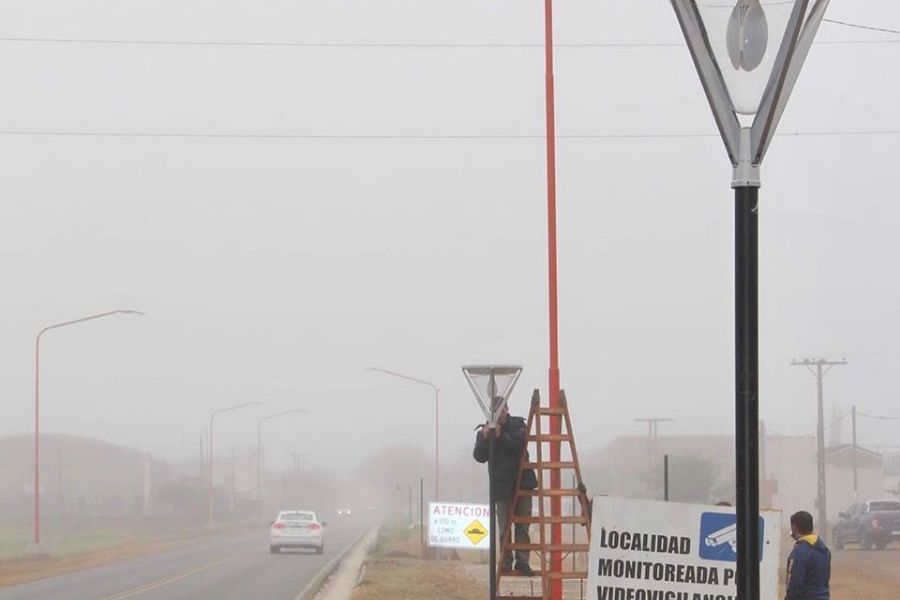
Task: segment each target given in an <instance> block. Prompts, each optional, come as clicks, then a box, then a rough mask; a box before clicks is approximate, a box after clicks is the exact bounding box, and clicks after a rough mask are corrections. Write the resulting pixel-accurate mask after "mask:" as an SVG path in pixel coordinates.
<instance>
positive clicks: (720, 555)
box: [698, 512, 765, 562]
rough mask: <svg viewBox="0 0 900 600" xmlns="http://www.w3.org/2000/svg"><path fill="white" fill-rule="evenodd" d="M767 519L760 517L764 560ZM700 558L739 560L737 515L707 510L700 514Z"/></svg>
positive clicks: (761, 547) (760, 548)
mask: <svg viewBox="0 0 900 600" xmlns="http://www.w3.org/2000/svg"><path fill="white" fill-rule="evenodd" d="M764 540H765V521H764V520H763V518H762V517H760V518H759V558H760V560H762V554H763V546H764ZM698 547H699V549H700V558H705V559H707V560H720V561H725V562H737V516H736V515H734V514H732V513H714V512H705V513H703V514H702V515H701V516H700V539H699V544H698Z"/></svg>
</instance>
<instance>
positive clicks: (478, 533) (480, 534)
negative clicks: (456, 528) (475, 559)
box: [464, 519, 487, 546]
mask: <svg viewBox="0 0 900 600" xmlns="http://www.w3.org/2000/svg"><path fill="white" fill-rule="evenodd" d="M464 533H465V534H466V537H467V538H469V541H471V542H472V545H473V546H477V545H478V542H480V541H481V540H483V539H484V536H486V535H487V531H485V529H484V525H482V524H481V521H479V520H478V519H475V520H474V521H472V522H471V523H470V524H469V526H468V527H466V529H465V532H464Z"/></svg>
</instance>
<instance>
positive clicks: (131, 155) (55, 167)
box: [0, 0, 900, 467]
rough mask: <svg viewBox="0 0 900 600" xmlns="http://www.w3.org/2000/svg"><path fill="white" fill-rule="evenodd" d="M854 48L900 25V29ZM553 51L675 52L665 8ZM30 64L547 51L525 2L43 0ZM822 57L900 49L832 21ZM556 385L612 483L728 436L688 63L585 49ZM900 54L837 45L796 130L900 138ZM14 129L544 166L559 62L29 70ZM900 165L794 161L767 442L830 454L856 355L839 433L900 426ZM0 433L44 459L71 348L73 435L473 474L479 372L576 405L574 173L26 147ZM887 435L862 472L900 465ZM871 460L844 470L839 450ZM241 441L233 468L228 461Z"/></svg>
mask: <svg viewBox="0 0 900 600" xmlns="http://www.w3.org/2000/svg"><path fill="white" fill-rule="evenodd" d="M828 16H829V17H831V18H835V19H842V20H847V21H853V22H859V23H865V24H870V25H877V26H886V27H897V26H900V6H898V5H897V3H896V2H894V1H891V0H869V1H867V2H856V1H853V0H833V1H832V3H831V7H830V8H829V15H828ZM556 19H557V22H556V36H557V42H558V43H560V44H565V43H590V42H601V43H606V42H609V43H618V42H622V43H639V42H649V43H655V42H674V43H678V42H680V41H681V35H680V32H679V31H678V28H677V24H676V20H675V17H674V14H673V12H672V10H671V8H670V6H669V5H668V3H667V2H664V1H662V0H629V1H627V2H625V1H617V2H588V1H585V0H559V1H558V2H557V6H556ZM0 23H2V26H0V36H7V37H60V38H100V39H112V40H129V39H146V40H194V41H203V40H211V41H214V40H221V41H273V42H274V41H284V42H293V41H306V42H341V43H342V42H372V43H376V42H385V43H401V42H421V43H455V42H460V43H474V42H485V43H490V42H498V43H500V42H511V43H515V42H521V43H539V42H541V40H542V37H541V36H542V10H541V3H539V2H537V1H534V2H522V1H521V0H495V1H492V2H483V1H475V0H454V1H453V2H446V1H444V2H438V1H433V0H405V1H401V0H380V1H379V2H369V1H364V0H328V1H327V2H325V1H319V2H288V1H286V0H285V1H275V0H266V1H264V2H246V1H241V2H239V1H236V0H228V1H225V0H215V1H213V0H194V1H193V2H189V3H185V2H176V1H174V0H154V1H152V2H151V1H149V0H141V1H134V2H121V1H113V0H106V1H95V2H87V1H85V0H66V1H61V0H31V1H29V2H21V3H4V4H2V5H0ZM819 40H822V41H828V40H831V41H834V40H893V41H894V42H897V41H898V36H891V35H890V34H878V33H874V32H866V31H858V30H852V29H848V28H843V27H839V26H837V25H833V24H828V23H825V24H823V26H822V28H821V30H820V33H819ZM556 60H557V65H556V70H557V74H556V75H557V76H556V83H557V95H558V97H557V116H558V131H559V133H560V134H561V135H575V134H684V133H687V134H709V136H708V137H690V138H635V139H619V138H614V139H571V138H563V139H560V141H559V156H558V163H559V166H558V172H559V234H560V255H559V260H560V263H559V264H560V311H561V313H560V314H561V317H560V318H561V336H560V343H561V364H562V379H563V386H564V387H565V388H566V390H567V394H568V397H569V399H570V401H571V404H572V410H573V413H574V415H575V418H576V433H577V434H578V436H579V437H578V442H579V445H580V447H581V448H582V451H583V452H584V451H589V450H591V449H596V448H598V447H599V446H600V445H602V444H603V443H605V442H607V441H608V440H610V439H611V438H612V437H614V436H615V435H618V434H620V433H641V432H643V431H644V430H643V428H642V426H641V425H640V424H637V423H634V422H633V419H634V418H636V417H646V416H654V415H657V416H665V417H672V418H676V419H677V421H676V422H675V423H672V424H671V425H666V426H664V427H662V428H661V432H662V433H668V432H671V433H696V432H704V431H708V432H729V431H731V429H732V419H733V279H732V277H733V275H732V273H733V267H732V260H733V258H732V256H733V255H732V252H733V242H732V236H733V231H732V230H733V225H732V196H731V194H732V192H731V190H730V188H729V184H730V166H729V164H728V161H727V159H726V155H725V152H724V148H723V146H722V142H721V141H720V140H719V139H718V137H717V136H716V135H715V134H716V131H715V127H714V123H713V120H712V118H711V115H710V112H709V108H708V106H707V104H706V101H705V99H704V97H703V95H702V92H701V88H700V85H699V82H698V80H697V76H696V74H695V71H694V68H693V65H692V63H691V61H690V58H689V55H688V52H687V50H686V49H685V48H684V47H682V46H677V47H672V46H658V47H625V48H623V47H616V48H609V47H607V48H598V47H590V48H587V47H568V48H559V49H558V50H557V53H556ZM898 72H900V43H887V44H817V45H816V46H815V47H814V48H813V50H812V52H811V54H810V57H809V60H808V61H807V65H806V67H805V69H804V72H803V74H802V75H801V77H800V80H799V82H798V84H797V86H796V89H795V91H794V94H793V97H792V99H791V102H790V104H789V106H788V109H787V111H786V113H785V116H784V118H783V120H782V122H781V124H780V127H779V132H781V133H783V134H786V133H791V132H833V131H870V130H892V131H895V132H896V131H897V130H898V129H900V117H898V115H897V114H896V112H897V111H896V108H897V106H900V84H898V82H897V78H896V76H895V74H896V73H898ZM0 80H2V81H3V93H2V94H0V130H6V131H9V130H56V131H99V132H158V133H178V132H180V133H238V134H245V133H259V134H283V133H287V134H298V133H303V134H324V135H328V134H335V135H375V136H378V135H404V134H409V135H443V134H447V135H517V134H518V135H531V134H534V135H539V134H541V133H542V132H543V126H544V121H543V115H544V112H543V55H542V52H541V49H540V48H539V47H515V48H484V47H482V48H271V47H246V46H244V47H210V46H154V45H110V44H107V45H89V44H87V45H77V44H57V43H22V42H0ZM898 156H900V136H898V135H896V134H893V135H851V136H836V135H823V136H799V137H798V136H788V135H781V136H779V137H777V138H776V139H775V141H774V142H773V144H772V147H771V150H770V152H769V155H768V157H767V159H766V162H765V164H764V165H763V170H762V177H763V187H762V190H761V192H760V198H761V212H760V248H761V250H760V252H761V254H760V278H761V280H760V315H761V324H760V335H761V343H760V362H761V415H762V418H763V419H765V421H766V423H767V425H768V427H769V428H770V429H772V430H775V431H778V432H781V433H808V432H812V431H813V430H814V429H815V412H814V402H815V390H814V387H813V385H812V384H813V379H812V377H811V375H810V374H809V373H807V372H806V371H805V370H803V369H800V368H796V367H791V366H790V361H791V359H792V358H801V357H819V356H825V357H828V358H832V359H839V358H842V357H846V358H847V360H848V361H849V362H850V364H849V365H848V366H845V367H839V368H836V369H834V370H833V371H832V372H831V373H830V374H829V375H828V378H827V383H826V402H827V405H828V408H827V411H826V416H827V415H831V414H832V408H831V407H832V405H837V406H839V407H840V408H841V409H842V410H843V409H846V408H849V406H850V405H851V404H853V403H856V404H857V405H859V407H860V410H865V411H866V412H869V413H875V414H880V413H889V414H894V413H896V412H897V411H898V402H897V397H896V390H897V389H898V387H900V370H898V369H897V364H898V361H900V350H898V342H897V339H898V335H897V333H898V325H900V321H898V307H900V278H898V277H897V276H896V274H897V273H898V272H900V237H898V236H897V235H896V231H897V227H898V225H900V207H898V205H897V202H896V189H897V187H896V172H897V162H898V160H897V159H898ZM0 164H2V168H0V194H2V203H0V206H2V213H0V214H2V218H0V257H2V262H3V265H4V269H3V285H2V291H3V301H2V303H3V306H2V310H0V326H2V331H3V332H4V335H3V336H2V338H0V365H2V367H0V435H2V434H11V433H22V432H29V431H31V428H32V426H33V421H32V410H33V407H32V394H33V368H34V362H33V340H34V335H35V334H36V333H37V331H38V330H39V329H40V328H41V327H42V326H44V325H47V324H50V323H55V322H58V321H63V320H67V319H70V318H76V317H80V316H83V315H86V314H91V313H95V312H101V311H104V310H109V309H113V308H132V309H139V310H143V311H146V312H147V313H148V314H147V316H143V317H136V316H123V317H115V318H110V319H106V320H103V321H97V322H95V323H89V324H84V325H81V326H78V327H72V328H68V329H63V330H59V331H54V332H51V333H49V334H48V335H47V336H46V338H45V340H44V350H43V354H42V364H43V376H42V384H43V393H42V401H43V408H42V415H43V418H44V421H43V424H44V428H45V431H50V432H54V431H55V432H65V433H73V434H80V435H87V436H94V437H99V438H102V439H106V440H110V441H113V442H116V443H121V444H126V445H132V446H139V447H144V448H147V449H148V450H151V451H153V452H157V453H160V454H162V455H163V456H165V457H167V458H181V457H182V456H183V455H185V454H189V456H190V457H194V455H195V448H196V443H197V439H198V437H199V436H200V435H201V433H202V431H203V428H204V427H205V424H206V421H207V419H208V415H209V413H210V411H212V410H213V409H215V408H218V407H222V406H227V405H229V404H234V403H238V402H243V401H251V400H262V401H265V402H266V405H265V406H264V407H262V408H259V409H257V408H252V409H246V410H242V411H240V412H234V413H230V414H228V415H223V416H222V417H221V418H220V419H219V420H217V427H216V436H217V439H218V444H217V448H218V449H219V450H217V451H222V452H224V451H225V450H224V449H225V448H226V447H227V446H228V445H230V444H235V443H236V444H241V445H248V444H252V443H254V442H255V435H256V418H257V417H258V416H260V415H264V414H270V413H274V412H279V411H282V410H287V409H291V408H294V407H305V408H307V409H308V410H309V413H308V414H307V415H302V416H299V417H297V418H294V417H291V418H290V420H285V421H281V422H278V423H276V422H270V423H268V424H267V425H266V432H267V436H266V438H267V440H268V441H269V448H268V455H269V456H271V457H273V461H274V460H280V459H279V458H278V457H284V456H286V455H287V454H288V453H291V452H304V453H307V454H308V455H309V456H310V457H312V459H315V460H316V461H318V462H320V463H321V464H327V465H329V466H335V467H352V466H353V465H355V464H356V462H358V460H359V458H360V457H361V456H362V455H364V454H366V453H368V452H371V451H372V450H373V449H375V448H376V447H378V446H380V445H382V444H384V443H387V442H390V441H397V442H400V443H414V444H418V445H420V446H421V447H422V448H423V451H425V452H430V451H431V450H430V449H431V447H432V440H433V410H434V407H433V400H432V396H431V391H430V390H429V389H428V388H427V387H424V386H418V385H416V384H413V383H409V382H405V381H401V380H395V379H391V378H389V377H387V376H385V375H381V374H378V373H373V372H370V371H366V370H365V369H366V367H382V368H386V369H391V370H395V371H400V372H403V373H408V374H410V375H413V376H416V377H419V378H423V379H427V380H430V381H433V382H434V383H435V384H436V385H438V386H439V387H441V388H442V390H443V392H442V404H441V409H442V415H443V419H442V452H444V453H445V455H447V456H449V455H450V454H453V453H459V452H462V451H463V450H464V449H465V448H467V447H468V446H469V444H470V442H471V429H472V427H473V426H474V425H475V424H476V423H477V422H478V421H479V419H480V413H479V411H478V409H477V406H476V404H475V402H474V400H473V398H472V396H471V393H470V392H469V391H468V389H467V387H466V385H465V381H464V379H463V377H462V374H461V372H460V366H461V365H463V364H466V363H470V362H503V363H508V362H515V363H520V364H522V365H523V366H524V367H525V372H524V375H523V377H522V379H521V380H520V383H519V386H518V388H517V390H516V394H515V395H514V398H513V401H512V406H513V409H514V412H520V413H522V412H524V411H525V409H526V405H527V398H528V396H529V395H530V390H531V389H532V388H534V387H540V388H542V390H543V391H544V392H545V390H546V369H547V341H546V337H547V318H546V245H545V244H546V242H545V239H546V238H545V236H546V224H545V217H546V213H545V211H546V205H545V178H544V177H545V176H544V142H543V140H541V139H539V138H531V139H462V140H378V139H368V140H348V139H332V140H324V139H307V140H302V139H255V140H247V139H184V138H173V139H147V138H108V137H78V136H74V137H58V136H57V137H51V136H35V135H0ZM893 438H895V435H894V433H892V430H890V429H889V428H888V427H887V426H886V425H884V424H879V423H874V422H871V421H861V422H860V442H861V443H862V444H874V443H888V444H890V443H896V442H895V440H894V439H893ZM845 439H846V438H845ZM219 444H221V445H219Z"/></svg>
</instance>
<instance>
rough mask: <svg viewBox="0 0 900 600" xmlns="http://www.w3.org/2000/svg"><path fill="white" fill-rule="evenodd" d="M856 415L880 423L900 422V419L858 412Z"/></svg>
mask: <svg viewBox="0 0 900 600" xmlns="http://www.w3.org/2000/svg"><path fill="white" fill-rule="evenodd" d="M856 415H857V416H859V417H865V418H867V419H875V420H878V421H900V417H887V416H880V415H869V414H866V413H863V412H859V411H856Z"/></svg>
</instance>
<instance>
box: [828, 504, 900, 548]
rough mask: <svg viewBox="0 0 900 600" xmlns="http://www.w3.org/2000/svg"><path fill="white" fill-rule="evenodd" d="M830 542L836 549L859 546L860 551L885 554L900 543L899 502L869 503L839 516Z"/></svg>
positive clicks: (857, 505) (854, 507) (858, 505)
mask: <svg viewBox="0 0 900 600" xmlns="http://www.w3.org/2000/svg"><path fill="white" fill-rule="evenodd" d="M838 516H839V517H840V520H839V521H838V522H837V524H836V525H835V526H834V531H833V534H834V535H833V536H832V540H833V541H834V545H835V547H837V548H843V547H844V546H845V545H846V544H859V545H860V546H861V547H862V548H863V550H871V549H872V548H873V547H874V548H877V549H878V550H884V549H885V547H886V546H887V545H888V544H890V543H891V542H897V541H900V500H870V501H868V502H861V503H859V504H854V505H853V506H851V507H850V508H848V509H847V510H846V511H845V512H842V513H840V514H839V515H838Z"/></svg>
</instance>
